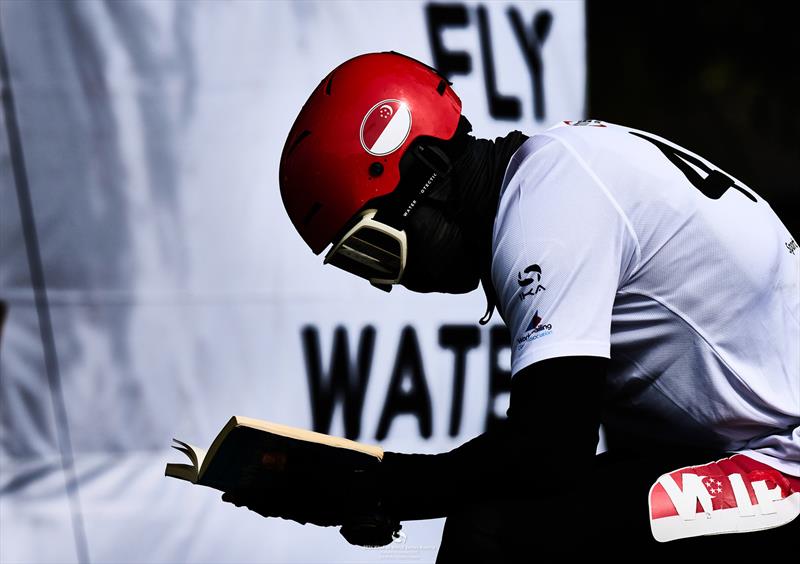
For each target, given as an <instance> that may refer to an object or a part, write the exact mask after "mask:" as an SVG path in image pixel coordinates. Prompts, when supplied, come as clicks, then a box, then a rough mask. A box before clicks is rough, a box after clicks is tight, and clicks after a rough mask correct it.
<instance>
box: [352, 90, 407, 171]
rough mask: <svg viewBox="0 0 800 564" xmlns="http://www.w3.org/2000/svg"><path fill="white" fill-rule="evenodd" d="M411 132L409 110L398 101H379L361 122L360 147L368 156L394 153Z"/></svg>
mask: <svg viewBox="0 0 800 564" xmlns="http://www.w3.org/2000/svg"><path fill="white" fill-rule="evenodd" d="M410 132H411V110H409V109H408V106H407V105H406V104H405V103H404V102H401V101H400V100H381V101H380V102H378V103H377V104H375V105H374V106H372V107H371V108H370V110H369V111H368V112H367V115H365V116H364V119H363V121H362V122H361V132H360V135H361V146H362V147H364V150H365V151H366V152H367V153H369V154H370V155H375V156H376V157H382V156H384V155H388V154H390V153H393V152H395V151H396V150H397V149H399V148H400V146H401V145H402V144H403V143H404V142H405V140H406V139H407V138H408V134H409V133H410Z"/></svg>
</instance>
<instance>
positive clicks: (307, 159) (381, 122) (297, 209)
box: [280, 52, 461, 254]
mask: <svg viewBox="0 0 800 564" xmlns="http://www.w3.org/2000/svg"><path fill="white" fill-rule="evenodd" d="M460 115H461V100H460V99H459V97H458V96H457V95H456V93H455V92H454V91H453V89H452V88H450V83H449V82H448V81H447V80H446V79H445V78H444V77H442V76H441V75H440V74H438V73H437V72H436V71H435V70H434V69H432V68H431V67H429V66H427V65H425V64H423V63H420V62H419V61H417V60H415V59H412V58H410V57H406V56H405V55H400V54H399V53H394V52H389V53H370V54H367V55H361V56H359V57H355V58H353V59H350V60H349V61H347V62H345V63H342V64H341V65H339V66H338V67H336V68H335V69H334V70H333V71H332V72H331V73H330V74H329V75H328V76H326V77H325V78H324V79H323V80H322V82H320V84H319V86H317V88H316V89H315V90H314V91H313V92H312V93H311V96H310V97H309V99H308V101H307V102H306V103H305V105H304V106H303V109H302V110H300V115H298V116H297V119H296V120H295V122H294V125H293V126H292V129H291V131H290V132H289V136H288V137H287V138H286V144H285V145H284V147H283V153H282V155H281V164H280V187H281V198H282V199H283V205H284V206H285V207H286V211H287V213H288V214H289V217H290V218H291V220H292V223H293V224H294V226H295V228H296V229H297V231H298V233H300V236H301V237H302V238H303V240H304V241H305V242H306V243H307V244H308V246H309V247H311V250H312V251H314V253H316V254H319V253H321V252H322V251H323V250H324V249H325V247H326V246H327V245H328V244H330V243H331V242H333V239H334V237H335V236H336V235H337V234H339V233H340V232H341V231H342V230H343V228H344V227H345V226H346V225H347V224H348V222H349V221H350V220H351V219H352V218H353V217H354V216H355V215H356V214H357V213H358V212H359V211H360V210H361V209H362V208H363V207H364V204H366V203H367V202H368V201H370V200H372V199H374V198H377V197H379V196H385V195H386V194H389V193H391V192H392V191H393V190H394V189H395V188H396V187H397V185H398V183H399V182H400V166H399V165H400V159H401V157H402V156H403V154H404V153H405V152H406V151H407V150H408V148H409V147H410V146H411V145H412V143H413V142H414V141H415V140H416V139H417V138H419V137H421V136H429V137H433V138H436V139H442V140H448V139H451V138H452V137H453V135H454V134H455V132H456V129H457V127H458V122H459V117H460Z"/></svg>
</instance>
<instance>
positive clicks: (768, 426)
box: [223, 52, 800, 562]
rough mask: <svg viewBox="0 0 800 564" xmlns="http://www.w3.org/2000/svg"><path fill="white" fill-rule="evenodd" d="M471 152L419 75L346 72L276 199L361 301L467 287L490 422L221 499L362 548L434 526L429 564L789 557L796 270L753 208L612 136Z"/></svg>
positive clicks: (369, 59) (317, 109) (770, 221)
mask: <svg viewBox="0 0 800 564" xmlns="http://www.w3.org/2000/svg"><path fill="white" fill-rule="evenodd" d="M470 132H471V126H470V123H469V121H468V120H467V118H466V117H465V116H463V115H462V113H461V102H460V100H459V98H458V96H457V95H456V93H455V92H454V91H453V89H452V87H451V84H450V83H449V82H448V80H447V79H446V78H445V77H444V76H441V75H440V74H439V73H437V72H436V70H434V69H432V68H430V67H428V66H426V65H424V64H423V63H420V62H418V61H416V60H414V59H411V58H408V57H406V56H403V55H401V54H398V53H394V52H389V53H371V54H366V55H362V56H359V57H356V58H354V59H351V60H349V61H347V62H345V63H343V64H342V65H340V66H339V67H337V68H336V69H334V70H333V71H332V72H331V73H330V74H329V75H328V76H327V77H325V78H324V79H323V80H322V82H321V83H320V84H319V86H318V87H317V88H316V89H315V90H314V91H313V93H312V94H311V96H310V98H309V99H308V101H307V102H306V104H305V105H304V106H303V109H302V110H301V112H300V114H299V116H298V117H297V120H296V121H295V123H294V125H293V127H292V129H291V131H290V133H289V135H288V138H287V141H286V145H285V147H284V150H283V154H282V156H281V163H280V179H279V180H280V190H281V196H282V198H283V203H284V205H285V207H286V211H287V213H288V215H289V217H290V218H291V220H292V222H293V224H294V226H295V228H296V229H297V231H298V233H299V234H300V236H301V237H302V238H303V240H304V241H305V242H306V243H307V244H308V246H309V247H310V248H311V250H312V251H313V252H314V253H317V254H320V253H321V252H322V251H324V250H325V249H326V248H328V249H329V250H328V251H327V253H326V254H325V257H324V262H325V263H327V264H332V265H334V266H336V267H338V268H340V269H343V270H345V271H347V272H348V273H351V274H354V275H356V276H358V277H360V278H363V279H365V280H366V281H368V282H370V283H371V284H372V285H373V286H376V287H377V288H380V289H382V290H385V291H389V290H391V287H392V286H393V285H397V284H399V285H402V286H405V287H406V288H408V289H409V290H413V291H417V292H442V293H453V294H457V293H464V292H469V291H472V290H474V289H476V288H477V287H478V285H479V284H480V285H482V287H483V290H484V291H485V294H486V297H487V302H488V307H487V314H486V315H485V316H484V318H483V319H482V320H481V321H482V322H486V321H487V320H488V318H489V317H490V316H491V313H492V310H493V309H494V308H496V309H497V310H498V311H499V313H500V315H501V316H502V318H503V320H504V321H505V323H506V326H507V327H508V330H509V333H510V337H511V344H512V350H511V372H512V381H511V394H510V406H509V409H508V412H507V415H508V417H507V419H505V420H504V421H503V422H502V423H501V424H500V425H498V426H497V427H496V428H492V429H490V430H488V431H487V432H486V433H484V434H482V435H480V436H478V437H476V438H474V439H472V440H470V441H468V442H467V443H465V444H463V445H461V446H459V447H458V448H455V449H454V450H452V451H450V452H446V453H441V454H433V455H422V454H403V453H395V452H387V453H386V454H385V457H384V459H383V461H382V462H381V463H379V464H376V466H375V469H374V470H373V471H369V472H363V473H360V474H359V475H358V476H354V475H349V476H348V475H338V476H335V480H334V483H337V484H339V485H340V487H327V486H324V485H317V486H311V487H310V489H309V486H308V484H309V481H308V480H306V479H295V480H293V479H292V477H291V476H290V475H289V476H284V477H275V476H267V477H265V480H264V482H263V483H264V486H263V487H261V488H253V489H250V490H248V491H237V492H228V493H226V494H225V495H224V496H223V499H224V500H225V501H230V502H233V503H236V504H237V505H246V506H248V507H249V508H251V509H253V510H255V511H257V512H259V513H260V514H262V515H265V516H277V517H283V518H289V519H295V520H297V521H299V522H311V523H316V524H319V525H343V528H342V534H344V535H345V537H346V538H348V540H351V541H352V542H356V543H360V544H383V543H385V542H388V541H389V540H390V539H391V536H387V533H392V532H394V531H396V529H397V523H399V522H402V521H406V520H413V519H430V518H438V517H447V520H446V523H445V528H444V533H443V537H442V544H441V547H440V550H439V553H438V557H437V558H438V560H437V561H438V562H463V561H486V562H509V561H517V560H519V561H526V560H528V561H529V560H532V559H535V558H538V557H550V558H568V557H575V556H585V555H586V554H590V553H596V554H609V555H616V556H617V557H618V558H624V557H625V556H626V555H627V556H630V557H633V556H634V555H636V557H637V558H642V557H644V556H643V555H647V557H648V558H653V557H656V556H661V557H664V558H672V557H675V556H679V555H684V556H685V555H686V554H693V555H697V554H699V553H700V551H705V550H712V551H715V553H717V554H719V553H720V551H721V550H724V551H726V552H725V553H731V554H737V555H741V554H744V551H747V550H753V551H764V550H766V549H767V548H769V550H771V551H776V550H780V547H781V546H783V547H788V546H790V544H789V543H794V542H795V540H794V539H795V538H796V535H797V534H798V527H797V524H798V522H800V520H796V519H795V517H796V516H797V514H798V512H800V382H799V381H798V380H799V379H798V374H800V351H799V350H798V347H799V346H800V345H799V344H798V343H799V342H800V340H799V339H798V337H799V335H800V326H799V325H798V319H799V318H800V305H799V304H798V293H799V292H800V285H799V283H798V273H799V272H800V266H799V263H798V261H799V260H800V253H797V252H795V249H796V246H797V245H796V243H795V240H794V239H793V237H792V235H791V234H790V233H789V232H788V231H787V229H786V228H785V227H784V225H783V224H782V223H781V221H780V220H779V218H778V217H777V216H776V214H775V213H774V212H773V210H772V209H771V208H770V206H769V205H768V204H767V202H765V201H764V199H763V198H761V197H760V196H759V195H758V194H756V193H755V192H754V191H753V190H751V189H750V188H749V187H747V186H746V185H745V184H744V183H743V182H741V181H740V180H738V179H736V178H734V177H732V176H730V175H729V174H728V173H726V172H723V171H722V170H720V169H718V168H717V167H715V166H714V165H713V164H711V163H710V162H708V161H707V160H705V159H703V158H701V157H699V156H697V155H695V154H693V153H691V152H690V151H688V150H686V149H684V148H682V147H680V146H678V145H676V144H674V143H671V142H669V141H667V140H665V139H663V138H661V137H659V136H657V135H654V134H651V133H647V132H643V131H638V130H634V129H630V128H627V127H623V126H619V125H614V124H610V123H606V122H602V121H597V120H578V121H562V122H560V123H559V124H557V125H556V126H554V127H552V128H550V129H548V130H546V131H544V132H543V133H540V134H537V135H533V136H530V137H529V136H527V135H524V134H523V133H521V132H519V131H514V132H511V133H509V134H508V135H507V136H505V137H501V138H498V139H495V140H494V141H489V140H485V139H479V138H475V137H473V136H472V135H471V134H470ZM601 423H602V425H603V428H604V429H605V432H606V436H607V445H608V450H607V451H606V452H604V453H602V454H599V455H598V454H596V451H597V444H598V429H599V427H600V425H601ZM321 471H324V470H321ZM267 478H268V479H267ZM305 478H307V477H305ZM312 482H313V481H312ZM317 483H318V484H321V483H323V482H322V481H317ZM324 483H331V482H330V481H326V482H324ZM275 484H278V485H277V486H276V485H275ZM365 531H366V533H365ZM735 532H739V533H746V534H721V533H735ZM795 546H796V545H795ZM730 551H735V552H730Z"/></svg>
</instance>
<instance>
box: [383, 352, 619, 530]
mask: <svg viewBox="0 0 800 564" xmlns="http://www.w3.org/2000/svg"><path fill="white" fill-rule="evenodd" d="M607 363H608V360H607V359H604V358H598V357H562V358H554V359H548V360H543V361H541V362H538V363H536V364H533V365H531V366H529V367H527V368H525V369H523V370H521V371H520V372H519V373H517V374H516V375H515V376H514V379H513V380H512V383H511V397H510V407H509V409H508V412H507V414H508V418H507V419H506V420H504V421H503V422H502V424H501V425H499V426H498V427H497V428H496V429H492V430H491V431H489V432H486V433H484V434H482V435H479V436H478V437H476V438H474V439H472V440H470V441H468V442H466V443H464V444H463V445H461V446H459V447H458V448H455V449H453V450H451V451H450V452H446V453H442V454H400V453H394V452H387V453H386V454H385V456H384V460H383V462H382V463H381V464H380V465H379V466H380V471H379V480H378V483H379V491H380V497H381V498H382V503H383V506H384V509H385V511H386V512H387V513H388V514H389V515H391V516H392V517H394V518H396V519H398V520H401V521H405V520H412V519H434V518H438V517H445V516H447V515H449V514H450V513H452V512H454V511H458V509H459V508H460V507H463V506H465V505H467V504H471V503H474V502H477V501H481V500H484V499H488V498H498V499H502V498H514V499H523V498H525V497H527V496H528V495H529V494H530V493H532V490H531V488H530V485H531V484H532V483H534V482H535V481H536V480H535V478H536V475H537V473H539V472H541V473H552V470H553V468H552V467H553V465H554V464H557V465H558V469H559V470H558V471H559V474H560V475H561V476H563V477H566V476H567V475H569V474H570V473H572V472H575V473H578V472H581V471H582V472H585V471H586V469H587V468H589V467H590V466H591V465H592V463H593V460H594V455H595V451H596V448H597V440H598V428H599V421H600V407H599V406H600V399H601V392H602V385H603V381H604V379H605V374H606V369H607Z"/></svg>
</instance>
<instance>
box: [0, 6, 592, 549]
mask: <svg viewBox="0 0 800 564" xmlns="http://www.w3.org/2000/svg"><path fill="white" fill-rule="evenodd" d="M584 25H585V24H584V5H583V2H582V1H550V2H547V1H541V2H539V1H537V2H522V1H517V2H448V3H446V4H439V3H427V2H420V1H403V2H358V1H342V2H336V1H319V2H302V1H300V2H278V1H270V2H255V1H247V2H211V1H204V2H183V1H175V2H168V1H160V2H145V1H142V2H138V1H127V2H111V1H109V2H99V1H83V2H49V1H39V2H11V1H4V0H3V1H0V34H1V35H0V39H1V40H2V41H1V42H0V71H2V72H0V78H1V79H2V85H1V86H2V93H3V110H2V113H0V120H2V121H0V130H1V131H2V135H0V220H2V221H1V222H0V300H2V302H3V304H5V306H6V307H7V311H8V314H7V318H6V322H5V326H4V327H3V328H2V330H0V331H1V332H0V338H1V339H2V341H1V342H0V371H1V372H0V384H1V385H0V423H1V424H2V425H1V426H0V431H1V432H2V435H0V561H2V562H3V563H17V562H20V563H22V562H58V563H65V562H67V563H68V562H79V561H83V562H148V563H149V562H374V561H385V560H392V561H408V562H431V561H433V560H434V558H435V556H436V551H437V549H438V544H439V541H440V535H441V528H442V523H443V521H441V520H438V521H429V522H412V523H406V524H405V526H404V532H405V537H404V538H402V539H400V541H399V542H397V543H394V544H392V545H390V546H388V547H385V548H381V549H363V548H358V547H353V546H350V545H348V544H347V543H346V542H345V541H344V539H342V538H341V537H340V536H339V534H338V533H337V531H336V530H335V529H333V528H316V527H312V526H307V527H303V526H300V525H297V524H295V523H292V522H287V521H283V520H278V519H271V520H265V519H262V518H261V517H259V516H258V515H256V514H254V513H250V512H248V511H246V510H244V509H236V508H235V507H233V506H232V505H229V504H223V503H222V502H221V501H220V499H219V497H220V495H219V493H218V492H215V491H213V490H210V489H205V488H200V487H192V486H190V485H189V484H187V483H185V482H180V481H177V480H171V479H167V478H165V477H164V476H163V472H164V465H165V463H166V462H167V461H181V460H180V458H181V455H180V454H179V453H176V452H174V451H173V452H169V450H168V446H169V444H170V440H171V438H172V437H178V438H181V439H185V440H188V441H189V442H192V443H195V444H199V445H207V444H208V443H209V442H210V441H211V439H212V438H213V437H214V435H215V434H216V432H217V430H218V429H219V428H220V427H221V426H222V425H223V424H224V423H225V422H226V421H227V419H228V418H229V417H230V416H231V415H234V414H239V415H247V416H250V417H257V418H261V419H268V420H273V421H278V422H281V423H286V424H289V425H295V426H301V427H308V428H313V429H315V430H318V431H322V432H327V433H332V434H338V435H345V436H347V437H349V438H353V439H357V440H360V441H363V442H370V443H380V444H382V445H383V446H384V448H385V449H387V450H396V451H407V452H440V451H445V450H449V449H451V448H453V447H455V446H457V445H459V444H461V443H462V442H464V441H465V440H467V439H469V438H471V437H473V436H475V435H477V434H479V433H481V432H483V431H484V430H485V429H486V428H487V426H489V425H491V424H492V422H493V421H494V420H496V419H497V418H499V417H503V416H504V414H505V410H506V408H507V404H508V393H507V392H508V386H509V373H508V369H509V350H508V337H507V335H506V332H505V328H504V327H503V326H502V325H497V324H495V325H491V326H489V327H479V326H478V324H477V320H478V318H480V316H481V315H482V314H483V311H484V305H485V304H484V299H483V294H482V292H481V291H480V290H478V291H476V292H474V293H472V294H470V295H467V296H462V297H452V296H437V295H413V294H411V293H409V292H406V291H404V290H403V289H396V290H395V291H393V292H392V293H391V294H384V293H383V292H380V291H378V290H375V289H373V288H372V287H370V286H369V285H368V284H367V283H365V282H363V281H360V280H357V279H354V278H352V277H350V276H348V275H346V274H345V273H343V272H340V271H337V270H336V269H334V268H330V267H323V266H322V264H321V259H320V258H319V257H317V256H315V255H313V254H312V253H311V252H310V251H309V250H308V249H307V248H306V247H305V245H304V243H303V242H302V241H301V239H300V238H299V236H298V235H297V234H296V232H295V231H294V228H293V227H292V225H291V224H290V222H289V220H288V218H287V217H285V214H284V210H283V206H282V204H281V200H280V195H279V192H278V185H277V176H278V175H277V169H278V159H279V155H280V151H281V148H282V146H283V142H284V139H285V136H286V134H287V133H288V131H289V128H290V127H291V124H292V121H293V119H294V116H295V115H296V114H297V112H298V111H299V109H300V107H301V105H302V104H303V102H304V101H305V100H306V97H307V96H308V94H309V93H310V92H311V90H312V89H313V88H314V87H315V86H316V85H317V83H318V81H319V80H320V79H321V78H322V77H323V76H324V75H325V74H326V73H328V72H329V71H330V70H331V69H332V68H334V67H335V66H336V65H337V64H339V63H341V62H343V61H344V60H346V59H348V58H350V57H352V56H355V55H357V54H360V53H363V52H368V51H382V50H396V51H400V52H403V53H406V54H408V55H410V56H413V57H416V58H418V59H421V60H423V61H425V62H426V63H429V64H432V65H435V66H438V67H439V68H440V70H441V71H443V72H444V73H446V74H447V75H448V76H450V78H451V80H452V81H453V82H454V86H455V88H456V91H457V92H458V93H459V94H460V95H461V97H462V100H463V102H464V112H465V114H466V115H467V116H468V117H469V118H470V120H471V121H472V123H473V125H474V127H475V132H476V134H477V135H479V136H484V137H494V136H498V135H504V134H506V133H507V132H509V131H510V130H513V129H520V130H523V131H525V132H528V133H531V132H535V131H537V130H540V129H543V128H545V127H546V126H549V125H550V124H552V123H554V122H556V121H558V120H561V119H579V118H582V117H584V116H583V111H584V102H585V30H584ZM495 323H498V322H497V321H495Z"/></svg>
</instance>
